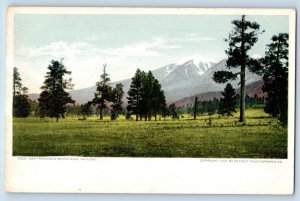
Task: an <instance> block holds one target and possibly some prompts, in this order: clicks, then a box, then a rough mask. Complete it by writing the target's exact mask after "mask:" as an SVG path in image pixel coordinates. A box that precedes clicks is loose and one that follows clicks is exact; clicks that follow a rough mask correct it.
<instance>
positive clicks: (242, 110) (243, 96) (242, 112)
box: [239, 15, 246, 122]
mask: <svg viewBox="0 0 300 201" xmlns="http://www.w3.org/2000/svg"><path fill="white" fill-rule="evenodd" d="M244 20H245V15H243V16H242V36H241V37H242V40H241V57H242V64H241V75H240V76H241V97H240V120H239V122H245V99H246V93H245V70H246V66H245V56H246V55H245V39H244V35H245V26H244Z"/></svg>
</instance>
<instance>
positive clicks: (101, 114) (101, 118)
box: [100, 108, 103, 120]
mask: <svg viewBox="0 0 300 201" xmlns="http://www.w3.org/2000/svg"><path fill="white" fill-rule="evenodd" d="M100 120H103V108H100Z"/></svg>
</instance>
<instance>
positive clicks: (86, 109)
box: [80, 101, 93, 119]
mask: <svg viewBox="0 0 300 201" xmlns="http://www.w3.org/2000/svg"><path fill="white" fill-rule="evenodd" d="M91 105H92V102H91V101H88V102H87V103H85V104H82V105H80V113H81V114H82V115H83V119H86V116H89V115H91V114H92V112H93V111H92V108H91Z"/></svg>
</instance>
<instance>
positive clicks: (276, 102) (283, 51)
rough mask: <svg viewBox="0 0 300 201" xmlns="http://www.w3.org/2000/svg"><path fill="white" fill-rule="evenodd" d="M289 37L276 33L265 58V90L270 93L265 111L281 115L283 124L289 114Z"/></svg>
mask: <svg viewBox="0 0 300 201" xmlns="http://www.w3.org/2000/svg"><path fill="white" fill-rule="evenodd" d="M288 39H289V35H288V34H287V33H280V34H278V35H274V36H273V37H272V43H270V44H268V45H267V51H266V54H265V58H264V59H263V80H264V85H263V91H264V92H267V93H268V97H267V99H266V100H267V101H266V106H265V112H267V113H270V114H272V116H273V117H276V116H279V120H280V121H281V122H282V123H283V124H287V114H288V48H289V44H288Z"/></svg>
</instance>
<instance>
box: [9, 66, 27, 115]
mask: <svg viewBox="0 0 300 201" xmlns="http://www.w3.org/2000/svg"><path fill="white" fill-rule="evenodd" d="M27 91H28V89H27V88H26V87H23V85H22V79H21V76H20V73H19V71H18V68H17V67H14V69H13V116H14V117H23V118H24V117H28V116H29V115H30V109H31V107H30V100H29V99H28V96H27Z"/></svg>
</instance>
